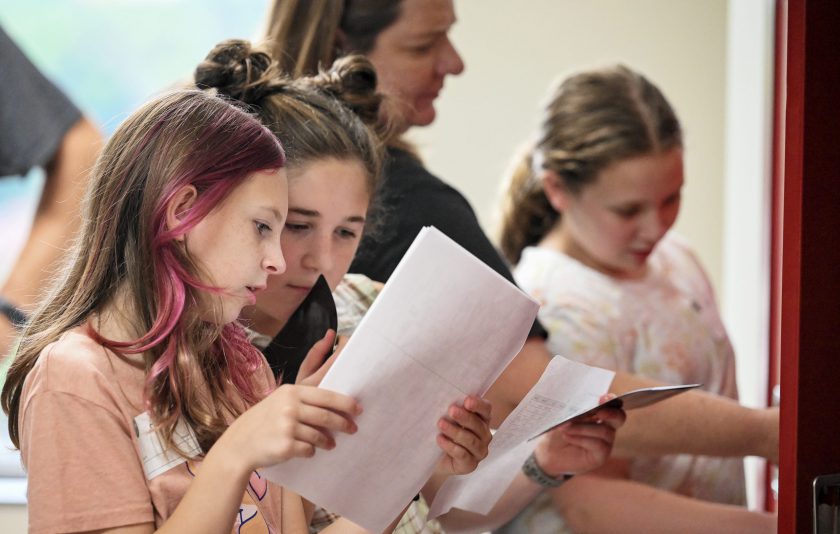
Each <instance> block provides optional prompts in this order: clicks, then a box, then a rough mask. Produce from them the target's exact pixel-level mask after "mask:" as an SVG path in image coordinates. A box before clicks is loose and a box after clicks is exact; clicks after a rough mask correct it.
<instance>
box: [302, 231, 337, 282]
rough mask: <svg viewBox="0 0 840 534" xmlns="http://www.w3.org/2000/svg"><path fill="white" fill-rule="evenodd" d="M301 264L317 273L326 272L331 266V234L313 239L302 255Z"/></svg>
mask: <svg viewBox="0 0 840 534" xmlns="http://www.w3.org/2000/svg"><path fill="white" fill-rule="evenodd" d="M303 266H304V267H305V268H307V269H310V270H313V271H317V272H319V273H327V272H329V271H330V270H331V269H332V266H333V252H332V236H331V235H325V236H321V237H319V238H318V239H314V240H313V241H312V243H311V245H310V246H309V247H308V248H307V250H306V254H305V255H304V256H303Z"/></svg>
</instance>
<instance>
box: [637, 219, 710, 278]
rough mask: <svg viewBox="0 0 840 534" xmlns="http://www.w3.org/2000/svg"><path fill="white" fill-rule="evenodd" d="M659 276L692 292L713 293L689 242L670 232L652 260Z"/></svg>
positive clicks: (658, 246) (706, 275) (704, 271)
mask: <svg viewBox="0 0 840 534" xmlns="http://www.w3.org/2000/svg"><path fill="white" fill-rule="evenodd" d="M651 260H652V265H653V266H654V269H655V270H656V273H657V276H659V277H660V278H663V279H666V280H668V281H670V282H671V283H673V284H676V285H677V286H685V289H686V290H691V291H692V292H698V291H699V292H703V293H706V292H709V293H712V287H711V281H710V280H709V276H708V274H707V273H706V270H705V269H704V268H703V265H702V263H701V262H700V258H699V257H698V256H697V253H696V252H695V251H694V249H693V248H692V247H691V245H690V244H689V242H688V241H687V240H686V239H685V238H684V237H683V236H681V235H679V234H677V233H675V232H669V233H668V234H667V235H666V236H665V237H664V238H663V239H662V241H661V242H660V243H659V245H657V247H656V251H655V252H654V255H653V257H652V258H651Z"/></svg>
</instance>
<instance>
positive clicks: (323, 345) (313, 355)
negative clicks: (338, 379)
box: [278, 329, 348, 386]
mask: <svg viewBox="0 0 840 534" xmlns="http://www.w3.org/2000/svg"><path fill="white" fill-rule="evenodd" d="M336 336H337V334H336V333H335V330H332V329H330V330H327V333H326V334H325V335H324V337H322V338H321V339H320V340H319V341H318V342H317V343H315V344H314V345H312V348H311V349H309V352H308V353H307V354H306V357H305V358H304V359H303V362H302V363H301V364H300V369H299V370H298V374H297V379H296V380H295V384H298V385H302V386H317V385H318V384H320V383H321V380H322V379H323V378H324V375H326V374H327V371H329V370H330V367H332V364H333V363H335V359H336V358H338V353H339V352H341V350H342V349H343V348H344V346H345V345H347V340H348V338H347V337H345V336H341V337H339V339H338V343H336V342H335V338H336ZM333 349H334V350H333ZM331 352H332V354H330V353H331ZM328 355H329V358H327V356H328ZM278 385H279V384H278Z"/></svg>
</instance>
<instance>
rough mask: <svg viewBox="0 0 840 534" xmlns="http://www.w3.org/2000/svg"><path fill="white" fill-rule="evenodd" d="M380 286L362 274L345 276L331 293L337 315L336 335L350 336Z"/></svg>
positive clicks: (376, 294)
mask: <svg viewBox="0 0 840 534" xmlns="http://www.w3.org/2000/svg"><path fill="white" fill-rule="evenodd" d="M381 290H382V284H380V283H379V282H374V281H373V280H371V279H370V278H368V277H367V276H365V275H363V274H347V275H345V276H344V278H343V279H342V280H341V282H340V283H339V284H338V287H336V288H335V291H334V292H333V298H334V299H335V307H336V311H337V313H338V333H339V334H341V335H350V334H352V333H353V332H354V331H355V330H356V327H357V326H358V325H359V322H360V321H361V320H362V317H364V315H365V313H367V311H368V309H370V307H371V305H373V301H374V300H376V297H377V296H378V295H379V292H380V291H381Z"/></svg>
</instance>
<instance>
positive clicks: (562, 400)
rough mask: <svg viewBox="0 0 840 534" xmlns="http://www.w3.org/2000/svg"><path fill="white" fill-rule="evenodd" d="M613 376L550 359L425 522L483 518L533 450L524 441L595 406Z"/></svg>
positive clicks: (449, 484) (437, 500) (450, 482)
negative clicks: (450, 515) (457, 511)
mask: <svg viewBox="0 0 840 534" xmlns="http://www.w3.org/2000/svg"><path fill="white" fill-rule="evenodd" d="M614 375H615V373H613V372H612V371H608V370H606V369H601V368H598V367H591V366H589V365H586V364H583V363H578V362H574V361H571V360H567V359H566V358H563V357H562V356H555V357H554V358H552V360H551V362H550V363H549V364H548V367H546V369H545V371H543V374H542V376H541V377H540V379H539V381H538V382H537V383H536V384H535V385H534V387H533V388H531V391H529V392H528V395H526V396H525V398H524V399H523V400H522V402H520V403H519V406H517V407H516V409H515V410H513V411H512V412H511V413H510V415H508V417H507V418H506V419H505V420H504V422H502V424H501V426H499V429H498V430H497V431H496V433H495V434H494V435H493V441H492V442H491V443H490V451H489V454H488V456H487V458H485V459H484V460H483V461H482V462H481V463H480V464H479V465H478V468H477V469H476V470H475V471H473V472H472V473H470V474H468V475H462V476H456V477H452V478H450V479H449V480H447V481H446V482H445V483H444V484H443V485H442V486H441V487H440V489H439V490H438V493H437V495H436V496H435V500H434V501H433V502H432V505H431V507H430V509H429V518H430V519H434V518H436V517H438V516H439V515H442V514H445V513H446V512H448V511H449V510H450V509H452V508H453V507H458V508H461V509H462V510H468V511H470V512H476V513H479V514H482V515H486V514H487V513H488V512H490V510H491V509H492V508H493V506H494V505H495V504H496V502H497V501H498V500H499V498H500V497H501V496H502V494H503V493H504V492H505V490H506V489H507V487H508V486H509V485H510V483H511V482H513V479H514V477H516V474H517V473H519V471H520V470H521V468H522V464H523V463H524V462H525V460H526V459H527V458H528V455H530V454H531V452H533V450H534V448H535V447H536V446H537V443H538V442H537V441H528V439H529V438H530V437H532V436H534V435H535V434H539V433H540V432H542V431H543V430H545V429H546V428H547V427H549V426H550V425H551V424H552V423H553V422H554V421H556V420H557V419H558V418H564V417H566V416H570V415H573V414H576V413H579V412H581V411H582V410H584V409H586V408H589V407H591V406H594V405H596V404H598V400H599V399H600V397H601V395H603V394H604V393H606V391H607V389H608V388H609V386H610V383H611V382H612V379H613V376H614Z"/></svg>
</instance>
